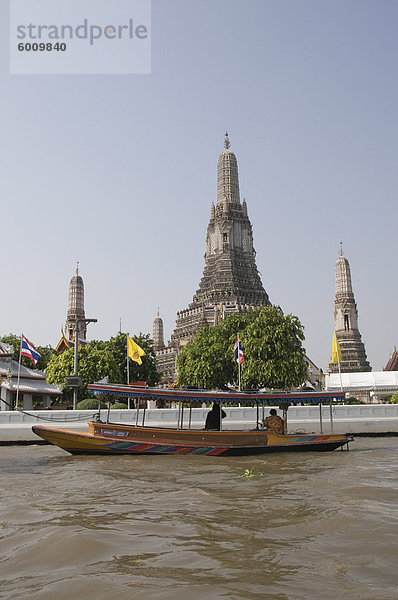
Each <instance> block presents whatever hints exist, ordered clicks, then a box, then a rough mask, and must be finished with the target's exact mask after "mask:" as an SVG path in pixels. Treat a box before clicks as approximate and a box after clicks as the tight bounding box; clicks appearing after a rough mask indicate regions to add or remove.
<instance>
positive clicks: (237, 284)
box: [171, 133, 270, 350]
mask: <svg viewBox="0 0 398 600" xmlns="http://www.w3.org/2000/svg"><path fill="white" fill-rule="evenodd" d="M255 256H256V252H255V250H254V247H253V230H252V225H251V223H250V220H249V217H248V214H247V203H246V200H243V202H242V203H241V202H240V193H239V176H238V163H237V160H236V156H235V154H234V153H233V152H231V150H230V141H229V137H228V133H226V134H225V140H224V151H223V152H222V153H221V154H220V156H219V158H218V164H217V204H216V205H214V203H212V205H211V208H210V221H209V225H208V227H207V235H206V253H205V267H204V271H203V276H202V279H201V281H200V283H199V289H198V290H197V291H196V293H195V295H194V297H193V300H192V302H191V304H190V305H189V307H188V308H187V309H185V310H182V311H180V312H179V313H177V320H176V328H175V330H174V333H173V334H172V336H171V344H172V345H173V346H174V347H175V348H176V349H177V350H178V349H179V348H180V347H181V346H183V345H185V344H186V343H188V342H191V341H192V340H193V338H194V337H195V334H196V332H197V331H198V329H199V328H200V327H202V326H203V325H210V326H211V325H217V324H218V323H219V322H220V319H223V318H224V317H225V316H227V315H228V314H231V313H234V312H245V311H246V310H247V309H249V308H253V307H256V306H266V305H268V304H270V302H269V298H268V294H267V293H266V291H265V290H264V288H263V285H262V283H261V279H260V276H259V273H258V270H257V267H256V261H255Z"/></svg>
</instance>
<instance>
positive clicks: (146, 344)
mask: <svg viewBox="0 0 398 600" xmlns="http://www.w3.org/2000/svg"><path fill="white" fill-rule="evenodd" d="M130 337H132V339H133V340H134V341H135V342H136V343H137V344H138V345H139V346H140V348H142V349H143V350H144V352H145V356H143V357H142V364H141V365H139V364H138V363H137V362H135V361H133V360H131V358H129V371H130V382H134V381H146V382H147V383H148V385H151V386H153V385H156V384H157V383H158V381H160V377H161V376H160V373H159V372H158V370H157V365H156V356H155V350H154V348H153V341H152V340H151V338H150V336H149V334H147V333H140V334H139V335H134V336H130ZM90 343H91V344H94V345H96V347H98V348H100V349H108V350H109V351H110V352H111V353H112V354H113V357H114V359H115V361H116V363H117V365H118V369H119V371H118V374H117V377H116V379H112V380H111V379H109V381H112V382H113V383H127V334H126V333H118V334H117V335H116V336H114V337H112V338H111V339H110V340H109V341H106V342H104V341H96V342H90Z"/></svg>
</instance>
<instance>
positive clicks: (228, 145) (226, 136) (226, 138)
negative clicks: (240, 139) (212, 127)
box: [224, 131, 231, 150]
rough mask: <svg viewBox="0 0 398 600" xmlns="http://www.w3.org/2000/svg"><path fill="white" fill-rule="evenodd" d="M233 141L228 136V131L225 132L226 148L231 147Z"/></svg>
mask: <svg viewBox="0 0 398 600" xmlns="http://www.w3.org/2000/svg"><path fill="white" fill-rule="evenodd" d="M230 145H231V143H230V141H229V137H228V131H226V132H225V139H224V148H225V149H226V150H228V148H229V147H230Z"/></svg>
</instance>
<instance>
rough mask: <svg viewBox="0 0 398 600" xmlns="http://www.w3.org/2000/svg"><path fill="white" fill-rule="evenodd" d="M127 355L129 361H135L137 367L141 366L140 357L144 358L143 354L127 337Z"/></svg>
mask: <svg viewBox="0 0 398 600" xmlns="http://www.w3.org/2000/svg"><path fill="white" fill-rule="evenodd" d="M127 355H128V356H129V357H130V358H131V360H135V362H137V363H138V364H139V365H142V360H141V356H145V352H144V351H143V349H142V348H140V347H139V345H138V344H136V343H135V341H134V340H132V339H131V337H129V336H127Z"/></svg>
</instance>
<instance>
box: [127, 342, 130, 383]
mask: <svg viewBox="0 0 398 600" xmlns="http://www.w3.org/2000/svg"><path fill="white" fill-rule="evenodd" d="M126 353H127V385H130V365H129V334H128V333H127V334H126Z"/></svg>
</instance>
